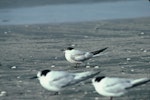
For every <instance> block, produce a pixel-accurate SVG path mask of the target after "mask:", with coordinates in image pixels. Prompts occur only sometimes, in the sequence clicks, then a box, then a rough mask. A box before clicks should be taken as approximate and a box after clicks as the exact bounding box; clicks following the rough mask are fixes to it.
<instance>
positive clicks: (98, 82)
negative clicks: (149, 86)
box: [92, 76, 150, 100]
mask: <svg viewBox="0 0 150 100" xmlns="http://www.w3.org/2000/svg"><path fill="white" fill-rule="evenodd" d="M149 81H150V78H140V79H126V78H116V77H105V76H100V77H96V78H93V79H92V84H93V86H94V88H95V90H96V91H97V92H98V93H99V94H101V95H103V96H108V97H110V100H112V98H113V97H117V96H122V95H124V94H125V93H127V92H128V89H131V88H133V87H136V86H138V85H142V84H145V83H147V82H149Z"/></svg>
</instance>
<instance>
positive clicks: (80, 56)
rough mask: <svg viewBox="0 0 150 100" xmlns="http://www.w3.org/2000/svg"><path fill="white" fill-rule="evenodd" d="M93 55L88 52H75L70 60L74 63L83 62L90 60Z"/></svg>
mask: <svg viewBox="0 0 150 100" xmlns="http://www.w3.org/2000/svg"><path fill="white" fill-rule="evenodd" d="M92 56H93V55H92V54H91V53H90V52H83V51H76V52H75V53H74V54H72V55H71V58H72V59H73V60H75V61H84V60H87V59H89V58H91V57H92Z"/></svg>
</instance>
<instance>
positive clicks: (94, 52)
mask: <svg viewBox="0 0 150 100" xmlns="http://www.w3.org/2000/svg"><path fill="white" fill-rule="evenodd" d="M107 48H108V47H106V48H103V49H100V50H96V51H92V52H91V53H92V54H93V55H96V54H99V53H101V52H103V51H104V50H106V49H107Z"/></svg>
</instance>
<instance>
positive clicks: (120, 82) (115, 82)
mask: <svg viewBox="0 0 150 100" xmlns="http://www.w3.org/2000/svg"><path fill="white" fill-rule="evenodd" d="M130 86H132V84H131V81H130V80H129V79H120V78H111V79H109V82H108V83H107V84H106V85H105V90H106V91H107V92H111V93H118V92H121V91H125V90H126V88H127V87H130Z"/></svg>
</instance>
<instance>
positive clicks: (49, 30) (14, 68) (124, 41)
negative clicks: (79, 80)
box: [0, 18, 150, 100]
mask: <svg viewBox="0 0 150 100" xmlns="http://www.w3.org/2000/svg"><path fill="white" fill-rule="evenodd" d="M149 26H150V18H137V19H136V18H134V19H124V20H119V19H118V20H106V21H99V22H83V23H66V24H65V23H64V24H55V25H49V24H39V25H37V24H36V25H18V26H17V25H14V26H13V25H10V26H9V25H8V26H0V66H1V69H0V72H1V75H0V78H1V83H0V86H1V87H0V91H1V92H2V91H6V95H4V96H1V97H0V98H1V100H10V99H12V98H13V99H15V100H25V99H28V100H41V99H44V100H47V99H49V100H59V99H60V100H70V99H73V100H94V99H96V100H97V99H98V100H108V98H107V97H103V96H100V95H98V94H97V93H96V92H95V91H94V88H93V86H92V85H91V84H84V85H83V84H78V85H76V86H72V87H69V88H67V89H65V90H64V91H62V92H61V94H60V95H58V96H51V95H50V94H51V93H52V92H48V91H46V90H45V89H43V88H42V87H41V86H40V84H39V82H38V80H30V79H29V78H30V77H32V76H33V75H36V73H37V72H38V71H39V70H43V69H51V70H66V71H71V72H78V71H86V70H101V71H102V72H101V74H100V75H106V76H117V77H125V78H141V77H150V73H149V72H150V66H149V65H150V48H149V43H150V33H149V32H150V29H149ZM68 46H75V47H76V48H78V49H81V50H85V51H92V50H96V49H99V48H103V47H109V48H108V50H106V51H105V52H104V53H103V54H102V55H101V56H100V57H97V58H94V59H91V60H89V61H87V62H85V64H86V65H87V66H88V67H87V68H86V66H85V65H84V64H83V65H81V66H80V67H79V68H78V69H75V68H74V67H73V66H74V65H72V64H70V63H68V62H67V61H66V60H65V58H64V55H63V53H62V52H61V51H60V50H61V49H63V48H64V47H68ZM89 66H90V67H89ZM89 81H90V80H89ZM148 87H150V84H149V83H148V84H146V85H144V86H139V87H137V88H135V89H133V91H130V93H129V94H126V95H124V96H123V97H118V98H115V100H120V99H121V100H127V99H128V100H137V99H138V100H149V98H150V95H149V93H150V88H148Z"/></svg>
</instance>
